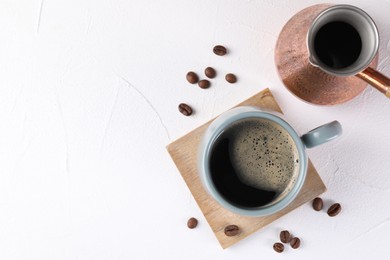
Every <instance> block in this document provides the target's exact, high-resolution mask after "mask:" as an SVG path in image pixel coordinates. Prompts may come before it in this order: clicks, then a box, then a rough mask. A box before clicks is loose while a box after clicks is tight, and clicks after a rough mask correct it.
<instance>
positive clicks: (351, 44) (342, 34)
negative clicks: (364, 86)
mask: <svg viewBox="0 0 390 260" xmlns="http://www.w3.org/2000/svg"><path fill="white" fill-rule="evenodd" d="M314 51H315V52H316V55H317V57H318V58H319V59H320V60H321V61H322V62H323V63H324V64H325V65H327V66H329V67H331V68H335V69H341V68H346V67H348V66H351V65H352V64H353V63H354V62H355V61H356V60H357V59H358V58H359V55H360V53H361V51H362V40H361V38H360V35H359V32H358V31H357V30H356V29H355V28H354V27H353V26H352V25H350V24H349V23H346V22H342V21H332V22H329V23H326V24H325V25H323V26H322V27H321V28H320V29H319V30H318V32H317V33H316V35H315V37H314Z"/></svg>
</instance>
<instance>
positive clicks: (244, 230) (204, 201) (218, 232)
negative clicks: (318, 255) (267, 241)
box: [167, 89, 326, 249]
mask: <svg viewBox="0 0 390 260" xmlns="http://www.w3.org/2000/svg"><path fill="white" fill-rule="evenodd" d="M237 106H258V107H263V108H268V109H272V110H274V111H278V112H282V111H281V110H280V107H279V105H278V104H277V103H276V101H275V99H274V97H273V96H272V93H271V91H270V90H269V89H265V90H263V91H261V92H260V93H258V94H256V95H254V96H253V97H251V98H249V99H247V100H245V101H244V102H242V103H240V104H238V105H237ZM211 121H212V120H210V121H209V122H207V123H206V124H204V125H202V126H200V127H198V128H196V129H195V130H193V131H191V132H190V133H188V134H186V135H185V136H183V137H181V138H179V139H177V140H176V141H174V142H172V143H171V144H169V145H168V146H167V150H168V152H169V154H170V155H171V157H172V159H173V161H174V162H175V164H176V166H177V168H178V169H179V172H180V174H181V176H182V177H183V179H184V181H185V182H186V184H187V186H188V188H189V189H190V191H191V193H192V195H193V196H194V198H195V200H196V202H197V204H198V206H199V207H200V209H201V210H202V212H203V215H204V216H205V218H206V220H207V222H208V223H209V225H210V227H211V229H212V230H213V232H214V234H215V236H216V237H217V239H218V241H219V243H220V244H221V246H222V248H224V249H225V248H227V247H229V246H231V245H233V244H235V243H237V242H238V241H240V240H242V239H244V238H245V237H247V236H249V235H250V234H252V233H254V232H255V231H257V230H259V229H260V228H262V227H264V226H266V225H268V224H269V223H271V222H272V221H274V220H276V219H278V218H280V217H281V216H283V215H285V214H287V213H289V212H290V211H292V210H293V209H295V208H297V207H299V206H301V205H302V204H304V203H306V202H308V201H310V200H312V199H314V198H315V197H317V196H318V195H320V194H322V193H323V192H325V191H326V187H325V184H324V183H323V181H322V180H321V178H320V176H319V175H318V173H317V171H316V169H315V168H314V166H313V164H312V163H311V161H310V160H309V167H308V172H307V176H306V180H305V183H304V185H303V187H302V189H301V191H300V193H299V194H298V196H297V197H296V198H295V200H294V201H293V202H292V203H291V204H290V205H289V206H287V207H286V208H285V209H283V210H282V211H280V212H278V213H276V214H274V215H270V216H266V217H247V216H240V215H237V214H235V213H233V212H230V211H229V210H227V209H225V208H223V207H222V206H220V205H219V204H218V203H217V202H216V201H215V200H214V199H213V198H212V197H211V196H210V195H209V194H208V193H207V192H206V190H205V189H204V188H203V185H202V182H201V180H200V178H199V174H198V169H197V155H198V147H199V144H200V141H201V138H202V136H203V133H204V131H205V130H206V128H207V127H208V125H209V124H210V123H211ZM231 224H235V225H237V226H239V227H240V229H241V233H240V234H239V235H237V236H233V237H228V236H226V235H225V234H224V228H225V226H227V225H231Z"/></svg>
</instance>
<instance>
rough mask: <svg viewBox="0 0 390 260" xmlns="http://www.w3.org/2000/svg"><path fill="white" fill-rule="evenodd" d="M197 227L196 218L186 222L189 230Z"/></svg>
mask: <svg viewBox="0 0 390 260" xmlns="http://www.w3.org/2000/svg"><path fill="white" fill-rule="evenodd" d="M197 225H198V220H197V219H196V218H190V219H189V220H188V221H187V227H188V228H190V229H193V228H196V226H197Z"/></svg>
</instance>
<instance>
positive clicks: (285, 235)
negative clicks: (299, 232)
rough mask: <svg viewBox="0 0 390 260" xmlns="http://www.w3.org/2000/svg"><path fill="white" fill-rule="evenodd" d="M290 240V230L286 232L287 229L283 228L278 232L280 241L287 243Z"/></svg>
mask: <svg viewBox="0 0 390 260" xmlns="http://www.w3.org/2000/svg"><path fill="white" fill-rule="evenodd" d="M290 240H291V235H290V232H288V231H287V230H283V231H282V232H280V241H282V242H283V243H288V242H290Z"/></svg>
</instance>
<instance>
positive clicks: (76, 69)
mask: <svg viewBox="0 0 390 260" xmlns="http://www.w3.org/2000/svg"><path fill="white" fill-rule="evenodd" d="M328 2H331V1H328ZM315 3H320V2H319V1H271V0H262V1H261V0H259V1H135V0H132V1H123V0H122V1H116V0H105V1H92V0H90V1H75V0H68V1H60V0H34V1H33V0H25V1H22V0H3V1H1V2H0V37H1V38H0V39H1V48H0V259H7V260H8V259H40V260H43V259H238V258H240V259H273V258H275V259H279V258H286V257H288V258H289V259H298V258H299V259H314V258H315V257H318V258H319V259H327V258H328V257H330V256H331V257H340V258H337V259H342V257H344V259H353V258H355V259H368V258H370V259H388V257H389V255H390V251H389V249H388V242H387V241H388V234H389V233H390V199H389V197H390V170H389V169H390V160H389V157H390V131H389V129H390V114H389V111H390V101H389V100H386V99H385V98H384V97H383V95H382V94H380V93H378V92H376V91H374V90H372V89H371V88H368V89H366V91H365V92H364V93H363V94H362V95H360V96H359V97H357V98H356V99H354V100H353V101H352V102H349V103H346V104H343V105H339V106H336V107H319V106H312V105H308V104H305V103H303V102H301V101H299V100H298V99H297V98H295V97H293V96H292V95H291V94H290V93H288V91H287V90H286V89H285V88H284V87H283V85H282V83H281V82H280V80H279V78H278V75H277V73H276V70H275V66H274V63H273V52H274V46H275V42H276V39H277V35H278V33H279V31H280V30H281V28H282V26H283V25H284V24H285V23H286V22H287V20H288V19H289V18H290V17H291V16H292V15H294V14H295V13H296V12H298V11H299V10H301V9H303V8H305V7H307V6H309V5H312V4H315ZM343 3H351V4H354V5H356V6H358V7H361V8H363V9H364V10H366V11H367V12H368V13H369V14H370V15H371V16H372V17H373V18H374V20H375V21H376V23H377V25H378V27H379V31H380V35H381V47H380V51H381V53H380V58H379V59H380V60H379V69H380V70H381V71H382V72H384V73H385V74H387V75H390V58H389V55H390V20H389V18H388V13H389V12H388V10H389V9H390V2H389V1H384V0H383V1H343ZM215 44H223V45H225V46H227V47H228V48H229V49H230V51H231V52H230V54H229V55H228V56H225V57H218V56H215V55H213V53H212V51H211V49H212V47H213V46H214V45H215ZM207 66H213V67H214V68H216V69H217V71H218V72H219V75H218V77H217V78H216V79H215V80H213V81H212V86H211V87H210V89H207V90H202V89H200V88H198V87H196V86H191V85H189V84H188V83H187V82H186V81H185V74H186V72H187V71H189V70H194V71H196V72H198V73H199V74H201V73H202V71H203V69H204V68H205V67H207ZM227 72H234V73H235V74H236V75H237V76H238V77H239V82H238V83H237V84H234V85H228V84H227V83H226V82H225V80H224V77H223V75H224V73H227ZM265 87H269V88H270V89H271V90H272V92H273V94H274V95H275V98H276V99H277V101H278V102H279V104H280V106H281V108H282V109H283V111H284V112H285V114H286V117H287V118H288V119H289V121H290V122H291V124H292V125H293V126H295V127H296V128H297V129H298V130H299V131H300V132H305V131H307V130H309V129H311V128H313V127H315V126H317V125H319V124H321V123H325V122H328V121H331V120H333V119H337V120H339V121H340V122H341V123H342V124H343V127H344V135H343V136H342V138H340V139H338V140H337V141H334V142H333V143H331V144H328V145H324V146H322V147H320V148H317V149H313V150H310V151H309V155H310V157H311V159H312V161H313V163H314V165H315V166H316V168H317V169H318V171H319V173H320V175H321V176H322V178H323V180H324V181H325V183H326V185H327V187H328V191H327V192H326V193H325V194H324V196H323V198H324V199H325V203H326V204H325V205H326V207H327V206H329V205H330V203H332V202H333V201H337V202H340V203H341V204H342V206H343V211H342V213H341V214H340V215H339V216H337V217H335V218H329V217H328V216H327V215H326V213H325V212H321V213H318V212H315V211H313V210H312V209H311V206H310V205H309V204H307V205H304V206H302V207H300V208H298V209H297V210H295V211H294V212H292V213H290V214H288V215H287V216H285V217H283V218H282V219H280V220H278V221H276V222H274V223H273V224H271V225H269V226H268V227H266V228H265V229H263V230H261V231H259V232H257V233H256V234H254V235H252V236H251V237H249V238H247V239H245V240H243V241H241V242H240V243H238V244H237V245H235V246H233V247H232V248H229V249H227V250H224V251H223V250H222V249H221V248H220V246H219V244H218V242H217V240H216V239H215V237H214V235H213V234H212V231H211V229H210V228H209V227H208V225H207V224H206V221H205V219H204V218H203V216H202V214H201V212H200V210H199V208H198V207H197V205H196V203H195V201H194V199H193V198H192V196H191V194H190V192H189V190H188V189H187V187H186V185H185V184H184V181H183V180H182V178H181V176H180V174H179V173H178V172H177V169H176V168H175V166H174V164H173V162H172V160H171V158H170V157H169V155H168V153H167V151H166V150H165V146H166V145H167V144H168V143H170V142H171V141H173V140H174V139H176V138H178V137H180V136H182V135H184V134H185V133H187V132H188V131H190V130H192V129H193V128H195V127H197V126H199V125H201V124H203V123H204V122H206V121H207V120H209V119H211V118H212V117H214V116H215V115H218V114H219V113H221V112H223V111H224V110H225V109H227V108H229V107H231V106H233V105H235V104H237V103H239V102H240V101H242V100H244V99H246V98H248V97H249V96H251V95H253V94H255V93H257V92H258V91H260V90H261V89H263V88H265ZM180 102H186V103H188V104H190V105H191V106H193V108H194V109H195V110H196V113H195V114H194V115H193V116H191V117H184V116H182V115H181V114H180V113H179V112H178V111H177V105H178V104H179V103H180ZM191 216H195V217H197V218H198V219H199V221H200V224H199V226H198V228H196V229H194V230H188V229H187V227H186V221H187V219H188V218H189V217H191ZM281 229H288V230H290V231H291V232H292V233H294V234H295V235H297V236H299V237H301V239H302V248H300V249H298V250H292V249H291V248H287V250H286V251H285V252H284V253H283V254H282V255H278V254H276V253H275V252H274V251H273V249H272V244H273V243H274V242H276V241H277V240H278V233H279V231H280V230H281Z"/></svg>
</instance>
